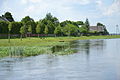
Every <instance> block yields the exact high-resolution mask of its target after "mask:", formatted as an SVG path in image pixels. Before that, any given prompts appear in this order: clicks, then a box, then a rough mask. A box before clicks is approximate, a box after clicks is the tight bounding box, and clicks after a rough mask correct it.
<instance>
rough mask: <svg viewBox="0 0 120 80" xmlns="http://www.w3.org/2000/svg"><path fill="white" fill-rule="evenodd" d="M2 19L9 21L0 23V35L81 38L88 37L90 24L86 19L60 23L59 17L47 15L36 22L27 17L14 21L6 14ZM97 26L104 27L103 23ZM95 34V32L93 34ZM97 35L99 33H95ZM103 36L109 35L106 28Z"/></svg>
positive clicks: (9, 14) (8, 13)
mask: <svg viewBox="0 0 120 80" xmlns="http://www.w3.org/2000/svg"><path fill="white" fill-rule="evenodd" d="M2 17H5V18H6V19H7V20H8V21H0V34H9V35H10V34H21V37H22V35H26V34H38V37H39V34H55V36H80V34H83V35H88V33H91V32H90V31H89V27H90V23H89V20H88V19H86V21H85V22H83V21H70V20H66V21H63V22H60V21H59V20H58V18H57V17H54V16H53V15H51V13H47V14H46V16H45V18H43V19H40V20H39V21H34V19H33V18H31V17H29V16H25V17H24V18H22V20H21V21H20V22H16V21H14V19H13V17H12V14H11V13H10V12H6V13H5V14H4V15H2ZM97 25H101V26H104V25H103V24H101V23H97ZM92 33H93V32H92ZM94 33H97V32H94ZM102 33H103V34H108V31H107V29H106V28H105V30H104V32H102Z"/></svg>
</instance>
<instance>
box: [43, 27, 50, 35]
mask: <svg viewBox="0 0 120 80" xmlns="http://www.w3.org/2000/svg"><path fill="white" fill-rule="evenodd" d="M44 33H45V34H48V33H49V31H48V27H47V26H45V30H44Z"/></svg>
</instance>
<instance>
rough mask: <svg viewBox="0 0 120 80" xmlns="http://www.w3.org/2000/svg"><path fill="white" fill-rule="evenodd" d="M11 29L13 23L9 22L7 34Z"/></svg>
mask: <svg viewBox="0 0 120 80" xmlns="http://www.w3.org/2000/svg"><path fill="white" fill-rule="evenodd" d="M12 27H13V23H12V22H10V23H9V25H8V30H9V32H10V31H11V29H12Z"/></svg>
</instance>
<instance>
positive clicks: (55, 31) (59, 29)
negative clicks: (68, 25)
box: [54, 25, 62, 35]
mask: <svg viewBox="0 0 120 80" xmlns="http://www.w3.org/2000/svg"><path fill="white" fill-rule="evenodd" d="M54 34H55V35H61V34H62V28H61V26H60V25H59V26H58V27H56V28H55V30H54Z"/></svg>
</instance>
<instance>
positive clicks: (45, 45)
mask: <svg viewBox="0 0 120 80" xmlns="http://www.w3.org/2000/svg"><path fill="white" fill-rule="evenodd" d="M111 38H120V35H114V36H88V37H87V36H81V37H47V38H44V39H40V38H30V39H29V38H24V39H23V40H22V41H20V39H18V38H17V39H11V42H10V43H8V39H0V57H5V56H9V55H11V54H12V55H14V56H21V55H22V56H35V55H39V54H43V53H51V48H52V47H53V46H56V45H59V46H65V45H68V43H69V42H70V41H74V40H87V39H111ZM69 53H72V50H71V49H69V50H67V51H65V50H63V51H61V52H58V53H56V54H62V55H63V54H69Z"/></svg>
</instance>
